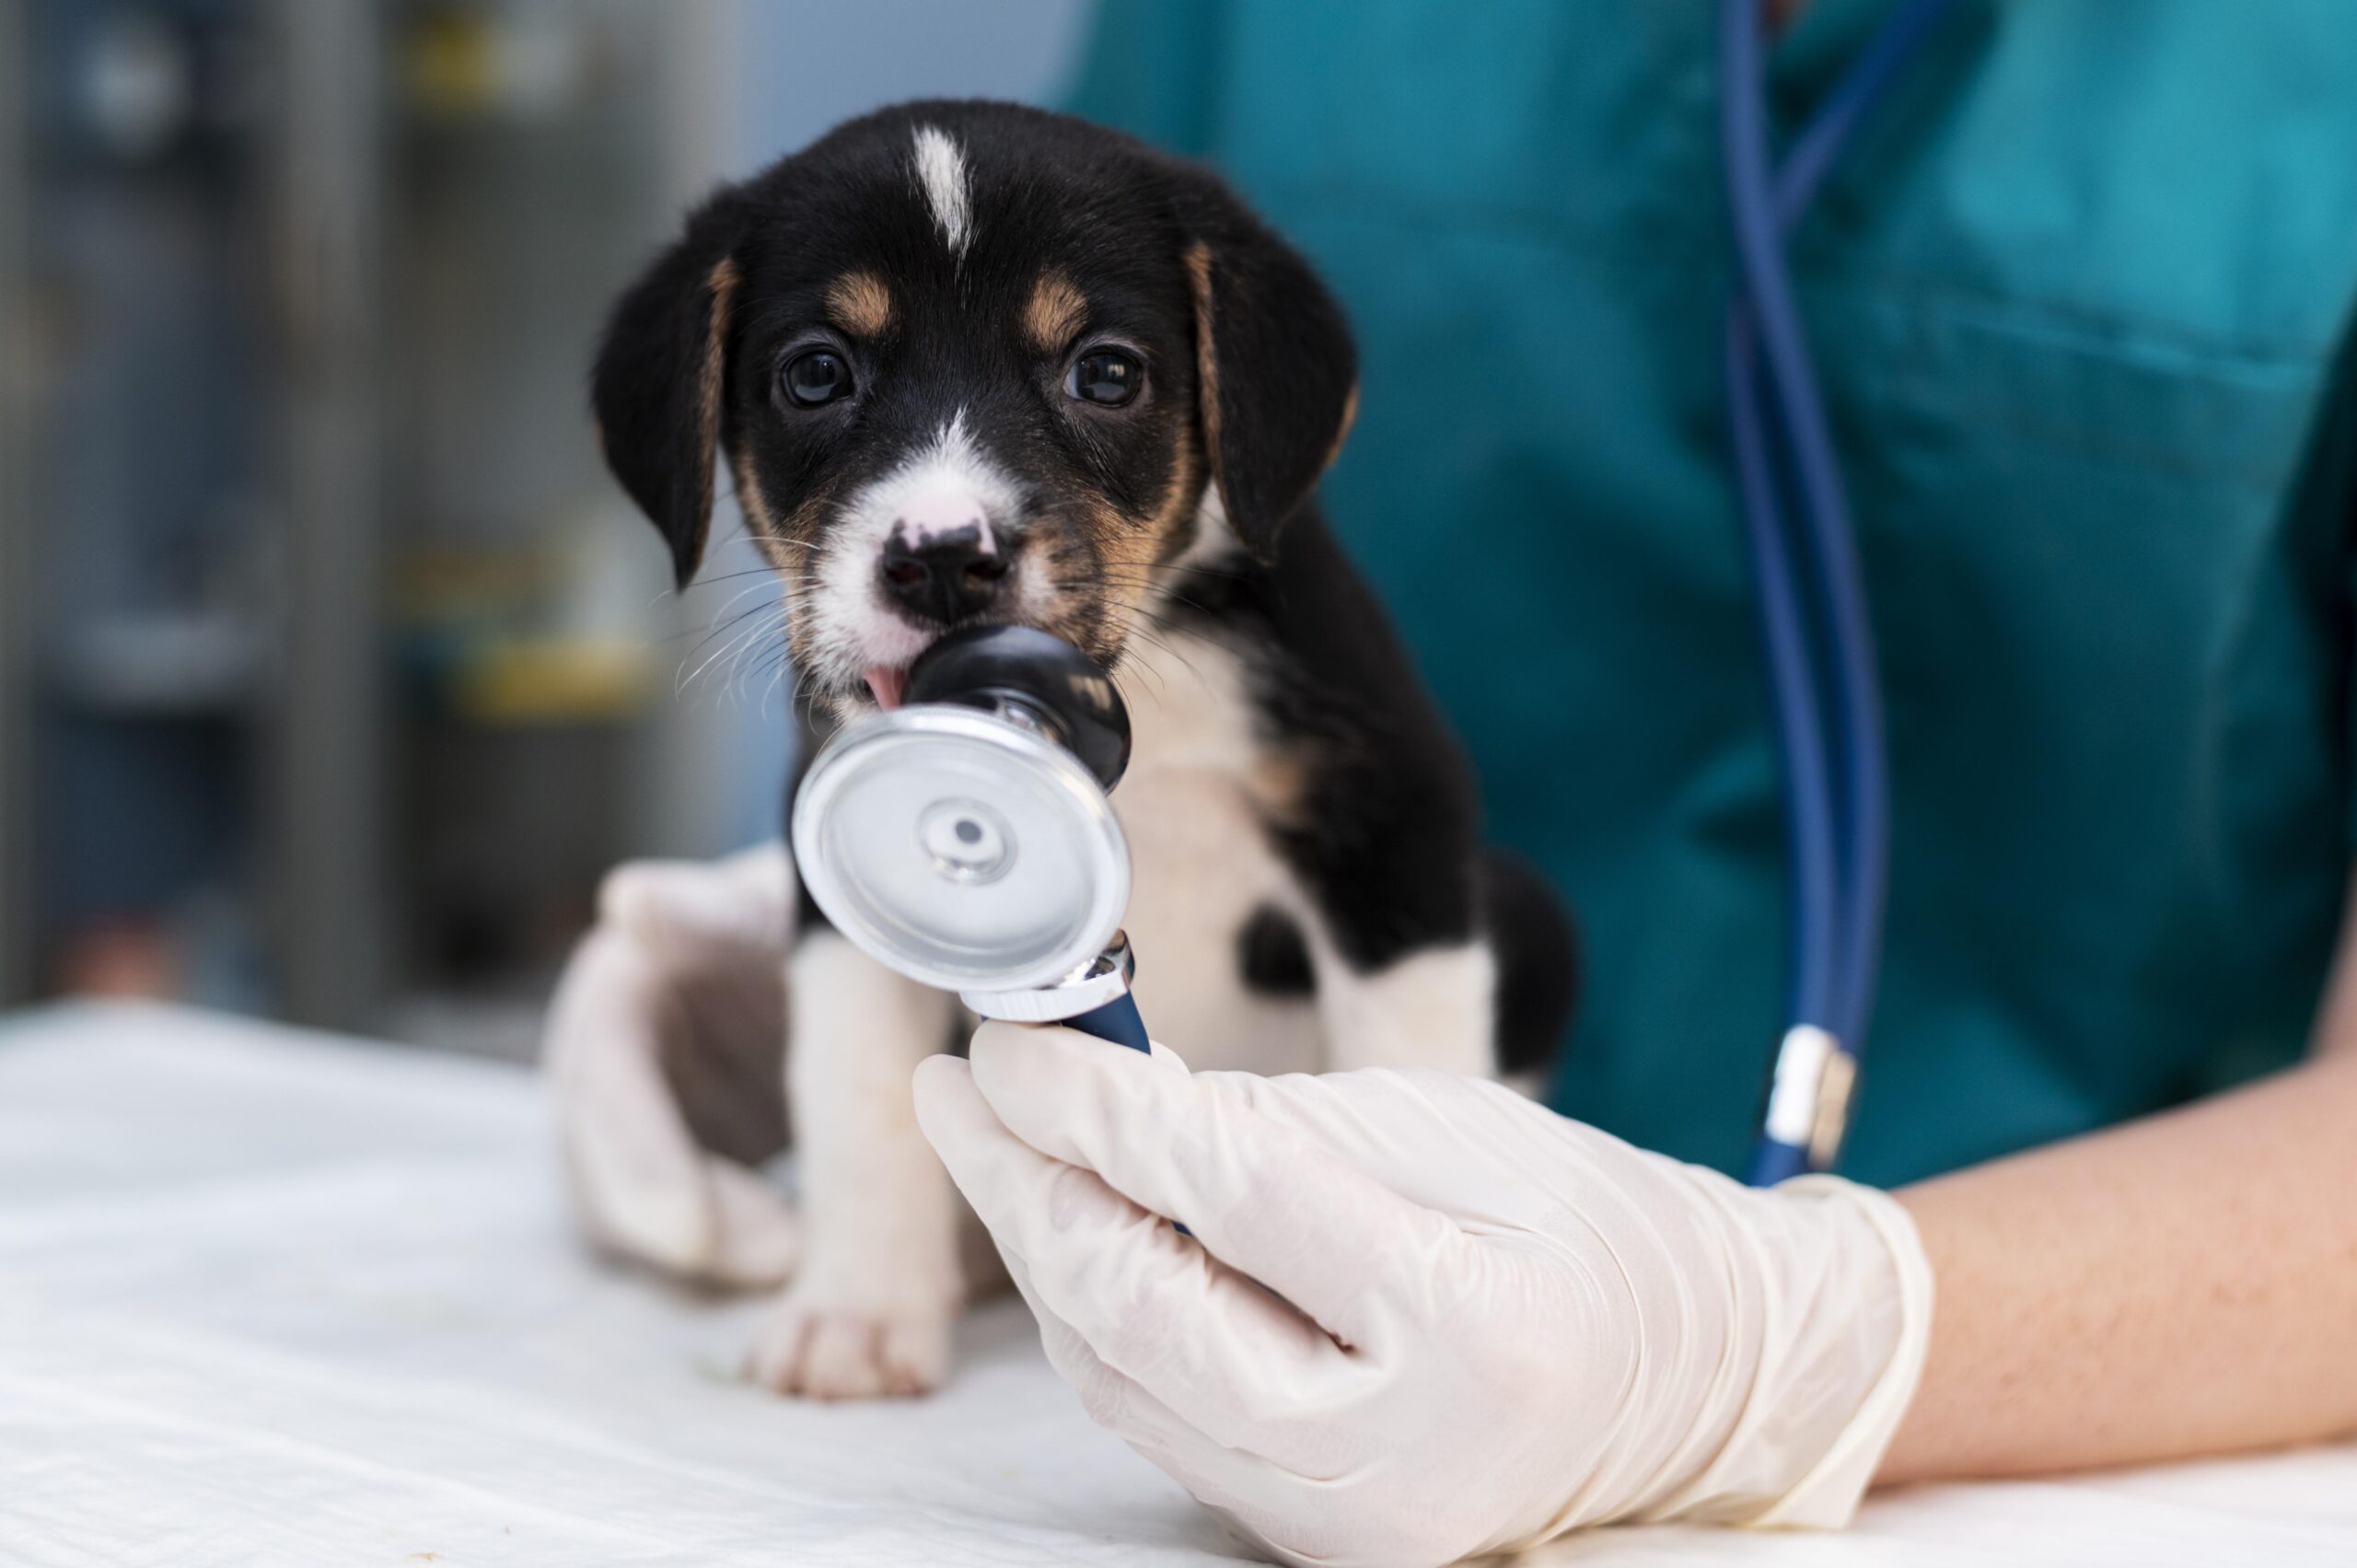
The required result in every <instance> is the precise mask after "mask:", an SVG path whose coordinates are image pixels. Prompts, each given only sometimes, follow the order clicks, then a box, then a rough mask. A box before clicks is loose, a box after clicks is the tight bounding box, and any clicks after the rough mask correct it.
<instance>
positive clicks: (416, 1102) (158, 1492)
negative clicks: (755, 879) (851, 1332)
mask: <svg viewBox="0 0 2357 1568" xmlns="http://www.w3.org/2000/svg"><path fill="white" fill-rule="evenodd" d="M559 1199H560V1194H559V1192H558V1190H557V1185H556V1179H555V1171H554V1168H553V1159H552V1153H551V1149H550V1143H549V1132H548V1126H547V1115H546V1112H545V1109H544V1108H543V1106H542V1103H541V1100H540V1095H539V1093H538V1090H537V1086H536V1085H535V1084H534V1082H533V1081H532V1079H531V1078H530V1077H529V1075H528V1074H525V1073H523V1072H521V1071H519V1070H517V1069H515V1068H512V1067H505V1066H500V1065H496V1064H492V1063H477V1062H472V1061H461V1060H454V1059H449V1058H444V1057H437V1056H433V1055H427V1054H424V1053H419V1052H413V1051H398V1050H394V1049H390V1048H383V1047H372V1046H367V1045H363V1044H358V1043H355V1042H352V1041H347V1040H334V1039H330V1038H325V1037H321V1036H317V1035H306V1034H300V1033H296V1032H293V1031H289V1030H284V1029H278V1028H268V1027H264V1026H259V1025H255V1024H251V1023H247V1022H242V1021H232V1020H228V1019H222V1018H215V1017H210V1016H203V1015H199V1014H193V1013H184V1012H175V1011H169V1010H164V1009H153V1008H129V1007H96V1006H91V1007H75V1008H67V1009H60V1010H52V1011H48V1012H43V1013H36V1014H28V1015H19V1016H16V1017H14V1018H12V1019H8V1020H6V1021H5V1022H0V1563H6V1564H12V1565H13V1564H37V1565H42V1568H47V1565H52V1564H68V1563H72V1564H80V1563H106V1564H147V1563H154V1564H170V1565H172V1568H201V1565H203V1564H209V1563H225V1564H226V1563H236V1564H240V1565H265V1568H266V1565H271V1564H279V1563H284V1564H302V1565H305V1568H313V1565H329V1564H342V1563H383V1564H396V1565H398V1564H412V1563H435V1564H452V1565H465V1564H477V1563H491V1564H562V1565H563V1568H584V1565H592V1564H594V1565H601V1568H602V1565H621V1564H648V1565H651V1564H679V1565H686V1564H696V1565H699V1568H709V1565H723V1564H739V1563H742V1564H754V1563H761V1564H795V1565H804V1564H817V1565H825V1564H836V1563H841V1564H859V1565H861V1568H889V1565H896V1564H911V1565H920V1564H921V1565H925V1568H960V1565H966V1564H973V1565H989V1568H997V1565H1001V1564H1014V1563H1031V1562H1041V1563H1058V1564H1078V1563H1090V1564H1133V1563H1135V1564H1144V1563H1154V1564H1173V1565H1176V1564H1202V1563H1209V1562H1227V1561H1232V1560H1233V1558H1234V1550H1233V1548H1231V1547H1230V1546H1229V1545H1228V1544H1227V1543H1226V1542H1225V1539H1224V1538H1223V1537H1222V1536H1221V1534H1220V1533H1219V1531H1218V1530H1217V1529H1216V1528H1215V1527H1213V1525H1211V1524H1210V1523H1209V1522H1208V1521H1207V1520H1206V1519H1205V1518H1204V1517H1203V1516H1202V1515H1200V1514H1199V1513H1198V1512H1197V1511H1196V1510H1195V1509H1194V1507H1193V1505H1192V1504H1190V1502H1189V1501H1188V1499H1187V1498H1186V1496H1185V1495H1184V1494H1183V1493H1180V1492H1179V1491H1178V1490H1177V1489H1176V1488H1175V1487H1174V1486H1172V1485H1171V1484H1170V1483H1169V1482H1168V1481H1166V1480H1164V1478H1163V1477H1162V1476H1161V1474H1160V1473H1159V1472H1157V1471H1155V1469H1152V1468H1151V1467H1149V1466H1147V1465H1146V1464H1145V1463H1144V1461H1142V1460H1140V1459H1138V1458H1135V1457H1134V1456H1132V1454H1131V1453H1130V1452H1129V1450H1127V1449H1126V1448H1124V1447H1122V1446H1120V1444H1119V1443H1118V1442H1116V1441H1114V1440H1113V1439H1111V1438H1110V1437H1109V1436H1107V1435H1105V1434H1102V1433H1100V1432H1098V1431H1097V1429H1096V1428H1094V1427H1093V1426H1091V1425H1090V1424H1089V1423H1088V1422H1087V1421H1086V1418H1085V1417H1084V1416H1083V1415H1082V1414H1081V1412H1080V1411H1079V1408H1078V1406H1077V1404H1076V1402H1075V1401H1074V1400H1073V1399H1072V1398H1071V1397H1070V1396H1069V1395H1068V1393H1067V1392H1066V1391H1065V1389H1064V1388H1063V1387H1062V1384H1060V1383H1059V1382H1057V1381H1056V1379H1055V1378H1054V1376H1052V1375H1051V1373H1050V1372H1049V1370H1048V1368H1047V1365H1046V1364H1045V1362H1044V1361H1043V1360H1042V1359H1041V1357H1040V1354H1039V1346H1038V1342H1037V1341H1036V1339H1035V1338H1034V1336H1033V1334H1032V1332H1031V1327H1030V1323H1029V1320H1028V1318H1027V1317H1025V1316H1024V1314H1023V1311H1022V1309H1021V1307H1020V1306H1019V1305H1017V1304H1015V1303H1012V1302H1007V1301H1001V1302H998V1303H996V1304H993V1305H992V1306H989V1307H984V1308H983V1309H981V1311H979V1312H977V1313H975V1314H974V1315H972V1316H971V1317H970V1318H969V1319H968V1321H967V1322H966V1324H965V1326H964V1328H963V1330H962V1331H961V1333H960V1335H959V1343H958V1360H957V1366H956V1371H955V1373H954V1375H953V1378H952V1381H951V1383H950V1385H949V1386H948V1388H946V1389H945V1390H944V1391H943V1392H941V1393H940V1394H938V1395H936V1396H935V1397H934V1398H932V1399H929V1400H921V1401H913V1402H888V1403H878V1404H857V1405H834V1406H820V1405H809V1404H797V1403H792V1402H788V1401H785V1400H778V1399H776V1398H773V1397H772V1396H770V1395H768V1394H765V1393H761V1392H758V1391H756V1390H754V1389H753V1388H749V1387H747V1386H746V1385H744V1384H741V1383H739V1382H738V1381H737V1379H736V1377H735V1376H734V1372H735V1369H736V1366H737V1361H738V1358H739V1356H740V1354H741V1353H742V1350H743V1347H744V1344H745V1342H746V1337H747V1333H748V1330H749V1322H750V1315H751V1314H752V1313H753V1312H755V1311H757V1310H758V1304H755V1303H746V1302H741V1301H740V1302H720V1301H714V1300H709V1299H701V1298H697V1297H694V1296H691V1295H685V1294H683V1293H681V1292H679V1291H677V1290H675V1289H673V1288H671V1287H669V1286H668V1285H666V1284H664V1283H660V1282H658V1281H656V1280H654V1279H651V1278H648V1277H646V1276H644V1275H641V1274H637V1273H634V1272H628V1271H624V1270H621V1269H617V1268H615V1267H612V1266H610V1265H608V1264H605V1263H601V1262H599V1261H598V1260H595V1259H593V1258H592V1257H590V1256H589V1255H588V1254H587V1253H586V1251H585V1250H584V1249H582V1248H581V1247H579V1246H578V1245H577V1244H576V1243H575V1239H574V1237H573V1235H572V1233H571V1232H570V1231H569V1229H568V1228H567V1225H566V1223H565V1218H564V1214H563V1209H562V1206H561V1203H560V1201H559ZM1541 1560H1542V1561H1544V1562H1550V1563H1551V1562H1562V1561H1577V1562H1583V1563H1585V1562H1595V1563H1600V1564H1606V1565H1608V1568H1639V1565H1653V1564H1667V1563H1702V1564H1718V1563H1742V1564H1787V1563H1796V1562H1807V1563H1818V1562H1827V1563H1837V1564H1841V1563H1856V1564H1861V1565H1864V1564H1875V1565H1878V1568H1879V1565H1884V1564H1894V1563H1924V1564H2003V1565H2005V1568H2038V1565H2041V1564H2046V1563H2054V1564H2062V1563H2073V1564H2090V1563H2115V1562H2116V1563H2120V1564H2129V1563H2134V1564H2139V1565H2145V1564H2159V1563H2200V1564H2204V1565H2205V1568H2206V1565H2213V1564H2224V1563H2239V1562H2250V1563H2266V1564H2305V1563H2319V1564H2321V1563H2335V1564H2341V1565H2344V1568H2348V1565H2357V1448H2349V1447H2341V1448H2333V1449H2324V1450H2310V1451H2306V1452H2302V1453H2294V1454H2287V1455H2280V1456H2275V1457H2271V1458H2257V1459H2245V1460H2238V1461H2233V1462H2228V1463H2218V1464H2205V1465H2198V1466H2187V1467H2180V1468H2176V1469H2160V1470H2150V1471H2144V1472H2141V1473H2131V1474H2121V1475H2109V1476H2101V1477H2091V1478H2081V1479H2075V1480H2071V1481H2053V1482H2040V1483H2035V1484H2014V1485H2003V1486H1980V1487H1950V1488H1939V1489H1926V1490H1919V1491H1916V1492H1912V1493H1901V1494H1898V1495H1895V1496H1891V1497H1887V1498H1881V1499H1877V1500H1875V1502H1874V1503H1872V1504H1870V1505H1869V1506H1868V1507H1867V1509H1866V1511H1865V1513H1864V1517H1863V1518H1862V1519H1861V1520H1860V1522H1859V1524H1858V1526H1857V1527H1855V1528H1854V1529H1852V1531H1850V1532H1848V1533H1846V1534H1844V1535H1841V1536H1837V1537H1824V1536H1819V1537H1804V1536H1760V1535H1742V1534H1736V1533H1729V1532H1720V1531H1705V1530H1631V1531H1606V1532H1602V1533H1600V1534H1597V1535H1595V1536H1592V1537H1589V1538H1587V1539H1585V1540H1581V1541H1575V1542H1571V1543H1566V1544H1563V1545H1559V1546H1557V1547H1555V1548H1551V1549H1550V1550H1549V1551H1547V1552H1545V1553H1543V1554H1541Z"/></svg>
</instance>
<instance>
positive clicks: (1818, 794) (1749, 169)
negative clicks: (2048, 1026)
mask: <svg viewBox="0 0 2357 1568" xmlns="http://www.w3.org/2000/svg"><path fill="white" fill-rule="evenodd" d="M1949 4H1950V0H1905V3H1904V4H1902V5H1900V6H1898V9H1897V10H1896V11H1895V12H1894V13H1893V15H1892V16H1891V17H1890V18H1889V20H1887V22H1885V23H1884V24H1883V27H1882V29H1881V31H1880V32H1879V33H1877V34H1876V35H1875V38H1874V39H1873V41H1871V42H1869V43H1868V45H1867V46H1866V50H1865V52H1864V54H1862V55H1861V56H1860V57H1859V59H1858V62H1857V64H1854V65H1852V67H1851V68H1850V71H1849V73H1848V75H1845V76H1844V77H1843V78H1842V79H1841V81H1840V83H1839V84H1838V85H1837V86H1836V87H1834V89H1833V91H1832V92H1831V93H1830V94H1829V95H1828V97H1827V98H1826V99H1825V101H1824V103H1823V104H1822V105H1821V106H1820V107H1819V108H1818V110H1817V113H1816V115H1815V116H1814V118H1812V119H1811V120H1810V122H1808V124H1807V126H1806V127H1805V129H1804V130H1803V131H1802V132H1801V134H1800V135H1799V137H1798V138H1797V139H1796V140H1795V141H1794V143H1793V145H1792V146H1791V148H1790V150H1789V151H1787V152H1786V154H1785V155H1784V158H1783V161H1782V163H1779V164H1775V165H1773V167H1772V168H1771V161H1770V153H1769V132H1768V110H1767V101H1766V82H1765V75H1764V72H1763V69H1762V48H1761V37H1760V34H1761V26H1760V9H1761V6H1760V0H1720V6H1719V95H1720V139H1721V142H1722V145H1723V151H1724V162H1725V168H1726V188H1727V208H1728V215H1729V217H1730V219H1731V222H1732V226H1733V229H1734V233H1735V250H1736V295H1735V299H1734V301H1733V303H1732V305H1731V306H1730V307H1729V308H1728V311H1727V326H1726V377H1727V411H1728V420H1727V424H1728V434H1729V439H1730V443H1731V445H1732V447H1733V451H1734V457H1735V471H1736V491H1737V494H1738V496H1739V498H1740V503H1741V504H1740V507H1739V510H1740V512H1741V515H1742V519H1743V538H1744V543H1745V547H1746V550H1747V553H1748V554H1749V556H1750V562H1751V570H1752V577H1753V581H1754V586H1755V588H1756V590H1757V596H1758V599H1759V625H1760V633H1761V641H1762V643H1763V644H1764V645H1765V654H1766V664H1767V669H1768V677H1769V686H1770V690H1771V696H1772V698H1773V703H1774V708H1775V714H1776V727H1777V737H1778V743H1779V744H1778V752H1779V756H1780V759H1781V762H1782V772H1783V794H1784V807H1785V839H1786V843H1787V846H1788V853H1789V855H1790V858H1791V861H1792V869H1791V893H1790V897H1791V917H1790V931H1791V935H1790V939H1789V943H1788V947H1787V953H1786V964H1787V968H1788V971H1789V993H1788V997H1787V1002H1786V1014H1785V1016H1786V1026H1785V1029H1784V1032H1783V1036H1782V1040H1780V1041H1779V1043H1778V1045H1777V1048H1776V1053H1775V1056H1774V1058H1773V1060H1772V1063H1771V1070H1770V1074H1769V1081H1768V1086H1767V1092H1766V1095H1765V1097H1764V1098H1765V1104H1764V1107H1763V1109H1762V1111H1761V1114H1760V1125H1759V1140H1758V1142H1757V1144H1755V1145H1754V1150H1753V1154H1752V1161H1751V1168H1750V1172H1749V1179H1750V1181H1751V1183H1752V1185H1754V1186H1758V1187H1767V1186H1772V1185H1774V1184H1775V1183H1776V1182H1779V1181H1782V1180H1783V1179H1786V1178H1787V1177H1791V1176H1796V1175H1799V1174H1801V1173H1802V1172H1805V1171H1815V1170H1827V1169H1830V1168H1831V1167H1832V1166H1833V1164H1834V1162H1835V1160H1836V1159H1837V1158H1839V1156H1840V1149H1841V1144H1842V1141H1843V1138H1844V1136H1845V1135H1846V1134H1847V1132H1848V1130H1849V1121H1850V1112H1851V1108H1852V1104H1853V1102H1854V1099H1855V1092H1856V1087H1857V1079H1858V1058H1859V1052H1860V1049H1861V1048H1862V1047H1863V1046H1864V1042H1865V1036H1866V1028H1867V1023H1868V1020H1869V1018H1870V1017H1871V1016H1872V1013H1873V1010H1874V995H1875V978H1876V970H1877V969H1878V967H1879V964H1880V960H1881V944H1882V922H1883V900H1884V889H1885V885H1886V882H1887V867H1888V863H1889V843H1890V783H1889V775H1888V770H1887V765H1886V761H1885V758H1884V749H1883V720H1882V691H1881V686H1880V681H1879V679H1878V678H1877V676H1876V673H1875V646H1874V632H1873V628H1872V626H1871V625H1870V624H1869V622H1868V620H1867V614H1866V596H1865V585H1864V578H1863V575H1862V574H1861V572H1860V570H1859V565H1858V551H1857V542H1856V540H1855V537H1854V535H1853V533H1852V528H1851V525H1850V505H1849V499H1848V496H1847V495H1846V494H1845V493H1844V490H1843V486H1842V482H1841V469H1840V462H1839V460H1838V459H1837V457H1836V454H1835V452H1834V449H1833V440H1832V436H1831V434H1830V431H1829V426H1828V424H1827V420H1826V414H1825V400H1824V397H1823V395H1822V394H1821V393H1820V391H1819V390H1818V387H1817V374H1816V370H1815V368H1814V366H1812V364H1811V363H1810V358H1809V352H1808V343H1807V339H1806V336H1805V333H1804V332H1803V331H1802V328H1801V320H1800V310H1799V308H1798V306H1797V304H1796V303H1795V300H1794V291H1793V283H1792V278H1791V275H1790V273H1788V271H1787V270H1786V267H1785V261H1784V240H1785V238H1786V237H1787V236H1788V235H1790V234H1791V232H1792V231H1793V229H1794V226H1796V225H1797V224H1798V223H1799V221H1800V218H1801V215H1802V214H1804V213H1805V212H1806V211H1807V209H1808V204H1809V203H1810V201H1811V200H1812V199H1814V198H1815V196H1816V195H1817V190H1818V188H1819V187H1820V186H1821V185H1822V184H1823V182H1824V180H1825V176H1826V173H1827V172H1828V171H1829V169H1830V168H1832V167H1833V164H1834V161H1835V159H1836V158H1837V157H1839V156H1840V151H1841V148H1842V147H1843V145H1846V144H1847V142H1848V141H1849V139H1850V135H1851V134H1852V132H1853V131H1854V130H1855V129H1856V128H1857V126H1858V123H1859V122H1860V121H1861V120H1862V119H1863V118H1864V115H1865V112H1866V110H1867V109H1868V108H1869V107H1871V106H1872V104H1873V103H1874V101H1875V99H1877V98H1878V97H1880V96H1881V94H1882V92H1883V90H1884V89H1885V88H1886V87H1888V86H1889V85H1890V83H1891V81H1892V80H1893V79H1894V78H1895V77H1896V76H1897V75H1898V70H1899V67H1900V66H1901V65H1902V64H1904V63H1905V62H1906V59H1907V57H1908V56H1909V55H1910V54H1911V53H1912V52H1914V50H1915V48H1916V46H1917V45H1918V44H1919V43H1920V42H1921V41H1922V39H1923V37H1924V35H1925V34H1926V33H1927V32H1928V31H1929V30H1930V29H1931V27H1932V24H1933V22H1935V21H1936V20H1937V19H1938V18H1939V16H1940V14H1941V13H1942V12H1943V11H1945V9H1946V8H1947V6H1948V5H1949ZM1794 514H1796V515H1797V516H1798V517H1799V519H1800V523H1801V526H1800V527H1798V528H1794V527H1792V526H1790V525H1789V524H1788V523H1787V521H1786V518H1787V517H1790V516H1793V515H1794ZM1812 611H1814V613H1812Z"/></svg>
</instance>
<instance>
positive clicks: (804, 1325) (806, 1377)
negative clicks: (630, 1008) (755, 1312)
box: [746, 1289, 951, 1400]
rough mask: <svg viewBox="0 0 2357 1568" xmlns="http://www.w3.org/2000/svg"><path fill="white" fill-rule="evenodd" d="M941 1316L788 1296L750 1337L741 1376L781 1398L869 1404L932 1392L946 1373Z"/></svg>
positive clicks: (945, 1328) (944, 1317) (944, 1318)
mask: <svg viewBox="0 0 2357 1568" xmlns="http://www.w3.org/2000/svg"><path fill="white" fill-rule="evenodd" d="M950 1317H951V1314H950V1313H949V1312H948V1311H947V1310H946V1309H941V1308H935V1307H908V1308H904V1309H900V1310H895V1311H890V1312H885V1311H879V1310H877V1308H876V1307H873V1306H872V1305H865V1306H861V1307H850V1306H836V1305H833V1304H830V1303H829V1302H826V1301H824V1300H819V1299H816V1298H815V1295H814V1294H810V1293H805V1292H803V1291H801V1290H799V1289H796V1290H789V1291H787V1292H786V1294H785V1295H784V1296H782V1297H781V1298H780V1299H779V1301H778V1304H777V1306H776V1307H774V1308H772V1311H771V1313H770V1316H769V1318H768V1320H767V1321H766V1322H764V1323H763V1324H762V1325H761V1331H760V1332H759V1333H758V1334H757V1335H756V1336H755V1337H754V1341H753V1350H752V1353H751V1355H750V1356H749V1357H748V1358H747V1365H746V1371H747V1374H748V1376H750V1377H751V1378H752V1379H753V1381H755V1382H756V1383H760V1384H761V1385H763V1386H764V1387H766V1388H774V1389H775V1390H777V1391H778V1392H779V1393H781V1394H794V1395H799V1396H801V1397H803V1398H805V1399H813V1400H874V1399H882V1398H885V1397H888V1396H891V1397H901V1398H905V1397H907V1396H910V1395H914V1394H926V1393H931V1392H932V1391H933V1390H934V1389H935V1388H939V1387H940V1386H941V1379H942V1378H943V1376H945V1375H946V1373H947V1372H948V1370H949V1320H950Z"/></svg>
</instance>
